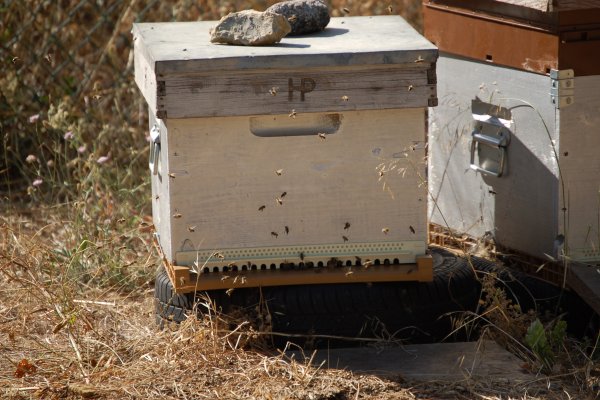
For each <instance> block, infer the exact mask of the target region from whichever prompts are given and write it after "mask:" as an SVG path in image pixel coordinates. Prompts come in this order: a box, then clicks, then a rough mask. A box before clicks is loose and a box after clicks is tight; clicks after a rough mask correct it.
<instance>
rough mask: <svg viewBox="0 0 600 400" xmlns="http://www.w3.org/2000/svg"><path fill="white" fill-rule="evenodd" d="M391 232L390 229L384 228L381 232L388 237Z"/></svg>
mask: <svg viewBox="0 0 600 400" xmlns="http://www.w3.org/2000/svg"><path fill="white" fill-rule="evenodd" d="M389 231H390V228H383V229H382V230H381V232H383V234H384V235H387V234H388V232H389Z"/></svg>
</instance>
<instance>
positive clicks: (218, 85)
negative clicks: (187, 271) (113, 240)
mask: <svg viewBox="0 0 600 400" xmlns="http://www.w3.org/2000/svg"><path fill="white" fill-rule="evenodd" d="M214 25H215V22H193V23H143V24H136V25H135V26H134V29H133V35H134V39H135V79H136V82H137V84H138V86H139V88H140V89H141V91H142V93H143V95H144V98H145V99H146V101H147V102H148V106H149V113H150V129H151V136H152V138H153V146H152V150H151V173H152V192H153V199H152V206H153V216H154V223H155V226H156V229H157V233H158V237H159V243H160V246H161V248H162V251H163V253H164V255H165V258H166V260H167V262H169V263H172V264H173V265H178V266H193V265H195V264H196V265H198V266H199V269H200V271H199V272H204V273H212V272H214V271H224V270H228V269H231V268H233V269H261V267H262V268H268V269H269V268H274V269H278V268H280V267H283V266H285V265H288V264H302V263H308V262H312V263H314V264H315V265H326V264H327V263H328V262H330V261H331V260H335V261H336V262H338V263H339V262H342V263H345V264H354V263H356V262H357V260H362V262H363V264H364V262H365V260H367V259H369V260H371V261H373V262H375V261H377V262H380V263H381V264H384V262H386V261H387V262H389V263H390V264H393V263H414V262H415V259H416V257H417V256H419V255H423V254H424V253H425V251H426V238H427V224H426V203H427V193H426V191H427V188H426V185H425V184H424V182H425V181H424V179H425V172H426V166H425V165H426V164H425V161H424V156H425V141H426V134H425V123H426V122H425V116H426V111H427V107H428V106H431V105H434V104H435V102H436V100H437V99H436V85H435V61H436V58H437V49H436V48H435V47H434V46H433V45H431V44H430V43H429V42H428V41H427V40H425V39H424V38H423V37H422V36H420V35H419V34H418V33H417V32H416V31H415V30H413V29H412V28H411V27H410V26H409V25H408V24H407V23H406V22H405V21H404V20H402V19H401V18H400V17H392V16H386V17H352V18H333V19H332V20H331V22H330V24H329V26H328V27H327V29H325V30H324V31H323V32H320V33H317V34H313V35H307V36H299V37H289V38H284V39H283V40H282V41H281V43H279V44H277V45H273V46H265V47H241V46H228V45H216V44H211V43H210V42H209V29H210V28H211V27H212V26H214Z"/></svg>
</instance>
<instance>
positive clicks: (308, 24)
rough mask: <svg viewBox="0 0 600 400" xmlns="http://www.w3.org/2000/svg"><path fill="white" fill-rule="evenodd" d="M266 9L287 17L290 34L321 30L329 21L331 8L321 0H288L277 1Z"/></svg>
mask: <svg viewBox="0 0 600 400" xmlns="http://www.w3.org/2000/svg"><path fill="white" fill-rule="evenodd" d="M266 11H269V12H272V13H276V14H281V15H283V16H284V17H286V18H287V20H288V21H289V23H290V25H291V26H292V31H291V32H290V33H289V34H290V35H303V34H306V33H312V32H319V31H322V30H323V29H325V27H326V26H327V24H328V23H329V8H328V7H327V4H325V3H323V2H322V1H319V0H287V1H282V2H280V3H275V4H273V5H272V6H271V7H269V8H267V10H266Z"/></svg>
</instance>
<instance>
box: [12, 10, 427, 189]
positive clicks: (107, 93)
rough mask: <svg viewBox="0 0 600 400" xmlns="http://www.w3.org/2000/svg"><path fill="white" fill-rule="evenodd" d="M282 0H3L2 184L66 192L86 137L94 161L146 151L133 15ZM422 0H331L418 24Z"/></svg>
mask: <svg viewBox="0 0 600 400" xmlns="http://www.w3.org/2000/svg"><path fill="white" fill-rule="evenodd" d="M275 2H276V0H232V1H219V0H147V1H142V0H3V1H0V68H1V70H2V72H3V73H2V74H1V75H0V135H1V137H2V149H0V150H1V152H2V153H1V156H0V193H6V192H7V191H9V192H10V191H11V188H12V189H16V190H17V191H18V190H19V189H22V188H25V187H29V188H30V189H31V187H32V185H33V187H36V186H35V185H34V183H36V182H37V183H38V186H39V185H41V184H39V182H40V180H41V181H42V182H43V183H44V184H46V183H49V182H52V189H53V192H57V191H58V192H60V191H61V190H59V189H60V188H56V187H55V186H56V185H58V186H61V185H62V186H64V183H65V182H66V181H68V180H69V179H68V178H69V177H71V178H74V179H79V178H81V177H77V176H73V174H74V172H73V171H75V170H77V169H73V168H70V167H69V165H68V163H71V164H72V163H73V160H74V159H75V158H77V157H79V158H82V157H83V155H82V154H83V153H84V152H83V151H82V149H83V148H84V146H85V148H86V154H87V155H88V161H89V159H91V160H98V159H100V158H101V157H107V155H108V156H110V158H111V159H112V160H114V162H119V163H121V164H123V165H124V166H126V165H127V164H128V163H131V160H132V159H134V158H135V159H137V158H141V157H137V154H138V153H141V151H142V150H143V149H144V148H145V146H146V143H145V140H144V138H143V136H142V135H143V134H144V132H145V130H146V127H145V120H146V116H145V105H144V104H143V101H142V99H141V98H140V96H139V93H138V92H137V89H136V88H135V85H134V83H133V43H132V37H131V34H130V31H131V26H132V23H134V22H141V21H146V22H157V21H195V20H200V19H203V20H215V19H219V18H220V17H221V16H223V15H225V14H227V13H229V12H232V11H236V10H242V9H246V8H254V9H257V10H262V9H265V8H266V7H268V6H269V5H271V4H273V3H275ZM395 3H397V4H395ZM419 3H420V1H419V0H394V1H373V0H370V1H365V2H363V1H352V0H331V1H329V4H330V6H331V8H332V14H333V15H334V16H336V15H339V14H340V12H339V10H341V8H342V7H344V8H350V9H351V10H352V12H353V13H354V15H360V14H363V15H364V14H378V13H381V14H384V13H387V11H386V10H389V7H390V4H394V7H395V11H396V12H398V11H400V13H402V14H404V15H405V17H407V19H409V20H411V21H413V22H416V23H417V24H419V21H418V18H419V16H418V9H419ZM28 157H29V158H28ZM34 157H35V158H36V159H37V162H35V163H34V162H31V160H33V159H34ZM90 157H91V158H90ZM28 160H29V161H28ZM42 161H44V162H45V165H42ZM62 164H65V165H64V167H65V168H62V169H60V168H59V167H60V166H61V165H62ZM139 164H140V165H141V164H142V163H141V162H140V163H139ZM71 167H72V165H71ZM88 169H89V168H88ZM77 171H79V173H80V174H83V173H85V172H86V171H85V170H81V169H79V170H77ZM50 177H51V178H52V179H51V180H50V179H47V178H50ZM59 178H60V179H59ZM71 180H72V179H71ZM30 194H31V192H30Z"/></svg>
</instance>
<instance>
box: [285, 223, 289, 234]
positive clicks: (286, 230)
mask: <svg viewBox="0 0 600 400" xmlns="http://www.w3.org/2000/svg"><path fill="white" fill-rule="evenodd" d="M284 230H285V234H286V235H288V234H289V233H290V227H289V226H287V225H286V226H285V228H284Z"/></svg>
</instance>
